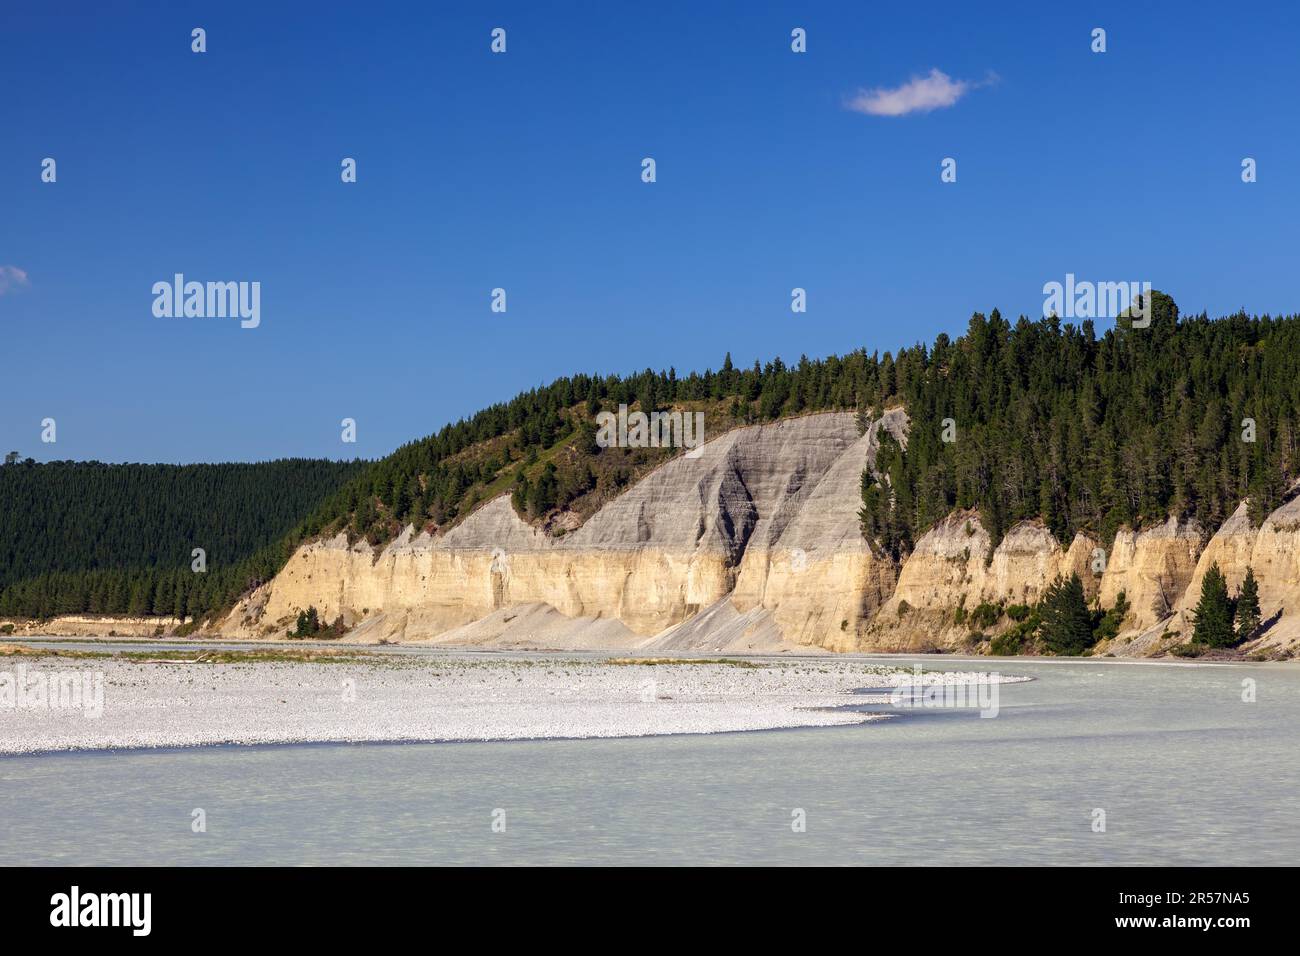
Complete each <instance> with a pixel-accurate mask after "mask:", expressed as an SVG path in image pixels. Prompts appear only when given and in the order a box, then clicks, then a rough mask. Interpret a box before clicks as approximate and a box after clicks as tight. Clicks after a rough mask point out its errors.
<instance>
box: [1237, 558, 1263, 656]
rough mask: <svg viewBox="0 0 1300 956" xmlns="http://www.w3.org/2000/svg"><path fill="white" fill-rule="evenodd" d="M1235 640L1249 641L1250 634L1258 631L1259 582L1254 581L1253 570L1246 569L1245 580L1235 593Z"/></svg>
mask: <svg viewBox="0 0 1300 956" xmlns="http://www.w3.org/2000/svg"><path fill="white" fill-rule="evenodd" d="M1236 616H1237V640H1239V641H1247V640H1250V637H1251V635H1252V634H1254V633H1255V632H1256V631H1257V630H1259V617H1260V615H1259V582H1258V581H1256V580H1255V569H1254V568H1251V567H1247V568H1246V580H1244V581H1242V582H1241V589H1240V590H1239V591H1238V592H1237V615H1236Z"/></svg>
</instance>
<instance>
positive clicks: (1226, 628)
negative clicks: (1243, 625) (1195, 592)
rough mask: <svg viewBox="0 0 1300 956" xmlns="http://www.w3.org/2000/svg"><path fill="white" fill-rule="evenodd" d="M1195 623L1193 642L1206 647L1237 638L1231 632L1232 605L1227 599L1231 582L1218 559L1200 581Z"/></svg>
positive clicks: (1227, 645) (1230, 641)
mask: <svg viewBox="0 0 1300 956" xmlns="http://www.w3.org/2000/svg"><path fill="white" fill-rule="evenodd" d="M1192 620H1193V621H1195V622H1196V626H1195V628H1194V629H1193V631H1192V642H1193V643H1195V644H1204V645H1206V646H1207V647H1231V646H1232V644H1233V643H1234V641H1235V637H1234V635H1233V633H1232V605H1231V603H1230V602H1229V600H1228V583H1227V581H1226V580H1225V579H1224V577H1223V572H1222V571H1220V570H1219V564H1218V562H1217V561H1216V562H1215V563H1214V564H1212V565H1210V570H1209V571H1207V572H1206V573H1205V580H1203V581H1202V582H1201V599H1200V600H1199V601H1198V602H1197V604H1196V609H1195V610H1194V611H1192Z"/></svg>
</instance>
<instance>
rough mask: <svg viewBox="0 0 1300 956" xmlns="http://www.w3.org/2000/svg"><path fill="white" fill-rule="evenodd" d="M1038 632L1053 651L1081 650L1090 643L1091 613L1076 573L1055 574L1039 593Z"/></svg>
mask: <svg viewBox="0 0 1300 956" xmlns="http://www.w3.org/2000/svg"><path fill="white" fill-rule="evenodd" d="M1039 614H1040V615H1041V617H1042V626H1041V629H1040V631H1039V633H1040V634H1041V635H1042V639H1043V643H1044V644H1045V645H1046V646H1047V647H1048V649H1049V650H1051V651H1053V652H1054V653H1057V654H1081V653H1083V652H1084V651H1086V650H1087V649H1088V648H1089V647H1091V646H1092V645H1093V635H1092V614H1091V612H1089V610H1088V600H1087V598H1086V597H1085V596H1084V593H1083V582H1082V581H1080V580H1079V575H1077V574H1071V575H1070V576H1069V578H1066V579H1064V580H1062V579H1061V578H1057V579H1056V580H1055V581H1054V582H1052V584H1051V586H1050V587H1048V589H1047V591H1046V592H1045V593H1044V594H1043V600H1042V604H1041V606H1040V608H1039Z"/></svg>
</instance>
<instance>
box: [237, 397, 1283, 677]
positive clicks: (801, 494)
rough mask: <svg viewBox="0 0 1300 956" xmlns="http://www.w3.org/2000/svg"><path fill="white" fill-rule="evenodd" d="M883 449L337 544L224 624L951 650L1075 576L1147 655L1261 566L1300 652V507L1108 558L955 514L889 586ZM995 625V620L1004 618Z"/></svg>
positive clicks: (742, 435)
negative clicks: (866, 523) (570, 520)
mask: <svg viewBox="0 0 1300 956" xmlns="http://www.w3.org/2000/svg"><path fill="white" fill-rule="evenodd" d="M882 430H887V431H889V432H890V433H891V434H892V435H893V436H894V437H895V438H897V439H898V440H899V441H900V442H901V443H902V444H903V445H904V446H905V445H906V439H907V418H906V415H905V414H904V413H903V412H902V410H901V409H894V410H892V411H890V412H887V413H886V414H885V415H884V417H883V418H881V419H880V420H878V421H877V422H875V423H874V424H873V425H872V426H871V428H870V429H869V430H868V431H867V433H866V434H865V435H861V436H859V435H858V434H857V429H856V426H855V424H854V419H853V416H852V415H849V414H844V413H832V414H818V415H809V416H806V417H803V418H795V419H788V420H784V421H779V422H774V423H772V424H768V425H759V426H752V427H746V428H738V429H735V430H733V431H731V432H728V433H726V434H724V435H721V436H719V437H717V438H715V439H713V440H712V441H710V442H707V443H706V444H704V445H703V446H701V447H700V448H698V449H696V450H695V451H693V452H691V453H690V454H689V455H683V456H680V457H677V458H675V459H673V460H671V461H669V462H667V463H665V464H664V465H662V466H660V467H659V468H658V469H656V470H655V471H654V472H652V473H651V474H650V475H648V476H646V477H645V478H644V479H642V480H641V481H639V482H638V483H637V484H635V485H634V486H632V487H631V488H630V489H628V490H627V491H626V492H625V493H624V494H623V495H621V496H620V497H619V498H617V499H615V500H614V501H612V502H610V503H608V504H607V505H606V506H605V507H604V508H602V509H601V510H600V511H598V512H597V513H596V514H595V515H593V516H592V517H591V518H590V519H589V520H588V521H587V522H586V523H585V524H583V525H581V526H579V527H576V528H573V529H572V530H568V531H567V533H565V534H564V535H563V536H562V537H558V538H557V537H552V536H550V535H548V534H546V533H544V532H542V531H540V530H538V529H536V528H533V527H532V526H530V525H529V524H527V523H526V522H524V521H522V520H521V519H520V518H519V517H518V515H516V514H515V512H514V509H513V508H512V507H511V504H510V502H509V499H508V498H506V497H500V498H497V499H495V500H493V501H491V502H488V503H487V504H485V505H483V506H482V507H481V508H479V509H478V510H477V511H476V512H474V513H473V514H472V515H470V516H469V517H468V518H466V519H465V520H464V521H463V522H461V523H460V524H459V525H458V526H456V527H455V528H453V529H452V530H450V531H449V532H447V533H446V534H445V535H443V536H441V537H431V536H429V535H427V534H420V535H415V534H414V533H413V532H412V530H411V529H409V528H408V529H407V531H406V532H405V533H404V534H402V535H401V536H400V537H399V538H398V539H397V540H395V541H393V542H392V543H391V544H389V545H388V546H387V547H385V548H383V549H382V550H376V549H373V548H371V547H370V546H368V545H367V544H365V543H364V542H359V543H356V544H351V545H349V543H348V542H347V540H346V538H344V537H343V536H341V535H340V536H339V537H337V538H334V539H332V540H326V541H316V542H313V543H310V544H307V545H304V546H303V547H301V548H299V549H298V551H297V552H296V553H295V554H294V555H293V557H292V558H291V560H290V561H289V562H288V564H287V565H286V567H285V568H284V569H283V570H282V571H281V573H280V574H279V575H278V576H277V577H276V578H275V579H274V580H273V581H272V582H270V583H269V584H267V585H265V586H263V587H262V588H259V589H258V590H257V591H256V592H254V593H253V594H252V595H251V596H250V597H249V598H248V599H247V600H245V601H244V602H242V603H241V604H240V606H239V607H237V608H236V609H235V611H234V613H233V614H232V615H231V616H230V617H229V618H228V619H227V620H226V621H224V622H223V623H222V624H221V625H220V630H221V631H222V632H224V633H232V634H238V635H241V636H262V635H279V634H282V633H283V631H284V629H285V628H286V627H287V626H289V625H290V624H291V623H292V619H293V617H294V616H295V615H296V614H297V613H298V611H299V610H301V609H302V608H305V607H307V606H309V605H314V606H315V607H316V608H317V609H318V610H319V611H320V612H321V614H322V616H323V617H324V618H325V619H326V620H327V621H333V620H334V619H336V618H338V617H342V618H343V620H344V622H345V623H346V624H348V625H349V626H354V630H353V631H352V637H353V638H354V639H358V640H381V639H385V640H405V641H410V640H439V641H445V642H454V643H458V644H490V645H492V646H517V647H570V648H573V647H584V646H585V647H617V648H658V649H663V650H674V649H676V650H684V649H690V650H732V651H736V650H751V651H764V652H777V651H780V650H789V649H798V648H804V649H807V648H823V649H827V650H834V651H851V650H915V649H918V648H922V647H926V648H928V647H937V648H950V649H952V648H956V647H958V646H960V645H961V644H962V642H963V641H965V640H966V638H967V636H968V633H969V630H970V627H969V626H968V625H966V624H962V625H958V624H957V620H958V615H957V614H956V613H955V612H956V611H957V609H958V608H964V609H965V610H966V611H967V612H970V611H973V610H974V609H975V608H976V607H977V606H978V605H980V604H982V603H986V602H987V603H993V604H1001V605H1003V606H1009V605H1013V604H1026V605H1032V604H1034V603H1036V602H1037V601H1038V600H1039V599H1040V598H1041V597H1042V595H1043V592H1044V591H1045V590H1046V588H1047V587H1048V586H1049V585H1050V584H1051V583H1052V581H1053V580H1054V579H1055V578H1056V577H1057V576H1058V575H1059V576H1062V577H1065V576H1068V575H1070V574H1071V573H1077V574H1078V575H1079V577H1080V578H1081V580H1082V581H1083V582H1084V587H1085V590H1086V592H1087V594H1088V597H1089V599H1090V600H1092V599H1095V600H1097V601H1098V602H1099V603H1100V605H1101V606H1102V607H1104V608H1110V607H1113V606H1114V605H1115V604H1116V602H1117V601H1118V599H1119V595H1120V594H1121V593H1123V594H1124V595H1125V597H1126V598H1127V600H1128V602H1129V606H1130V611H1129V614H1128V616H1127V618H1126V619H1125V621H1124V622H1123V624H1122V627H1121V634H1120V636H1119V638H1117V639H1116V640H1115V641H1113V642H1111V643H1110V644H1108V645H1107V646H1106V647H1105V648H1104V649H1103V650H1104V651H1107V652H1111V653H1117V654H1151V653H1157V652H1160V651H1162V650H1165V649H1167V648H1168V647H1169V646H1170V645H1171V644H1172V643H1174V642H1177V641H1186V640H1187V639H1188V638H1189V637H1190V634H1191V625H1190V617H1189V614H1190V609H1191V608H1192V607H1194V606H1195V603H1196V600H1197V597H1198V595H1199V589H1200V582H1201V580H1202V579H1203V577H1204V574H1205V572H1206V570H1207V569H1208V568H1209V567H1210V565H1211V564H1212V563H1214V562H1216V561H1217V562H1218V563H1219V565H1220V567H1221V568H1222V569H1223V571H1224V573H1225V574H1226V575H1227V577H1228V581H1229V585H1230V587H1232V588H1235V587H1237V586H1238V585H1239V583H1240V581H1241V579H1242V578H1243V577H1244V575H1245V569H1246V567H1247V566H1252V567H1254V569H1255V574H1256V577H1257V578H1258V579H1259V582H1260V594H1261V601H1262V604H1263V611H1264V616H1265V619H1266V620H1268V619H1269V618H1275V620H1273V621H1271V622H1270V627H1269V628H1268V629H1267V630H1266V632H1265V636H1264V637H1263V638H1261V639H1260V640H1259V641H1257V642H1256V643H1257V645H1258V646H1261V647H1263V646H1269V647H1274V646H1276V647H1283V648H1293V647H1294V648H1295V649H1297V650H1300V615H1295V616H1294V617H1295V623H1294V624H1293V623H1292V617H1289V616H1288V615H1287V614H1285V613H1283V614H1282V616H1281V617H1280V618H1277V615H1278V614H1279V613H1281V612H1283V611H1285V610H1286V609H1287V608H1288V605H1289V604H1291V603H1296V602H1295V600H1294V598H1293V596H1296V597H1300V498H1293V499H1291V500H1290V501H1288V502H1287V503H1286V504H1285V505H1283V506H1282V507H1281V508H1279V509H1278V510H1277V511H1276V512H1274V513H1273V514H1272V515H1271V516H1270V517H1269V518H1268V520H1267V521H1265V522H1264V525H1263V527H1261V528H1259V529H1253V528H1251V527H1250V522H1249V520H1248V518H1247V514H1246V509H1245V506H1244V505H1243V506H1242V507H1241V508H1239V509H1238V510H1237V512H1236V514H1234V515H1233V516H1232V518H1231V519H1230V520H1229V521H1227V522H1226V523H1225V524H1224V525H1223V527H1222V528H1220V529H1219V531H1218V533H1216V534H1215V535H1214V536H1213V537H1212V538H1209V540H1208V542H1207V540H1206V534H1205V531H1204V529H1202V528H1201V527H1199V526H1198V525H1196V524H1195V523H1191V522H1185V521H1184V522H1180V521H1177V520H1174V519H1172V518H1171V519H1170V520H1169V521H1167V522H1165V523H1163V524H1161V525H1158V526H1155V527H1149V528H1145V529H1141V530H1136V531H1134V530H1128V529H1124V530H1121V531H1120V532H1119V533H1118V534H1117V535H1116V537H1115V540H1114V542H1113V544H1112V546H1111V548H1110V549H1109V553H1107V552H1104V551H1103V550H1102V549H1101V548H1100V546H1099V544H1098V542H1097V541H1096V540H1094V539H1093V538H1091V537H1089V536H1088V535H1085V534H1079V535H1077V536H1076V537H1075V538H1074V539H1073V541H1071V542H1070V544H1069V547H1063V546H1062V545H1061V543H1060V542H1058V541H1057V540H1056V539H1055V538H1054V536H1053V535H1052V534H1051V533H1050V532H1049V531H1048V530H1047V528H1046V527H1044V526H1043V525H1042V524H1041V523H1040V522H1036V521H1026V522H1021V523H1020V524H1017V525H1015V526H1014V527H1012V528H1011V529H1009V530H1008V531H1007V533H1006V535H1005V536H1004V537H1003V538H1002V540H1001V541H999V542H998V543H997V546H996V547H993V546H992V541H991V539H990V536H989V534H988V532H987V531H986V530H985V528H984V526H983V524H982V523H981V521H980V519H979V516H978V514H977V513H975V512H959V513H955V514H952V515H950V516H948V517H947V518H946V519H944V520H942V521H940V522H939V523H938V524H937V525H935V526H934V527H933V528H931V529H930V530H929V531H927V532H926V533H925V534H923V535H922V536H921V537H920V539H919V540H918V541H917V542H916V546H915V549H914V550H913V552H912V553H911V554H910V555H909V556H908V557H907V558H906V559H905V560H904V561H903V563H902V566H901V567H898V568H896V567H895V565H894V563H893V562H892V561H891V560H890V559H889V558H887V557H885V556H883V555H881V554H879V553H878V552H877V551H876V550H875V549H874V548H873V546H872V545H871V544H869V543H868V542H867V541H866V540H864V539H863V537H862V535H861V532H860V530H859V522H858V515H857V512H858V509H859V507H860V503H861V502H860V497H861V496H860V483H861V474H862V471H863V468H864V467H869V468H872V469H874V468H875V455H876V450H877V448H878V447H879V440H880V435H881V432H882ZM1003 623H1005V619H1004V621H1003Z"/></svg>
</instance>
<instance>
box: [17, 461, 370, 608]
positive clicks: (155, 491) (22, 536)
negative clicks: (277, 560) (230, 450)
mask: <svg viewBox="0 0 1300 956" xmlns="http://www.w3.org/2000/svg"><path fill="white" fill-rule="evenodd" d="M364 467H365V463H364V462H360V461H353V462H334V461H321V460H311V459H284V460H280V461H270V462H264V463H259V464H201V465H144V464H105V463H103V462H97V461H90V462H72V461H55V462H49V463H45V464H39V463H36V462H33V461H26V462H19V461H16V462H12V463H10V464H6V465H4V466H2V467H0V502H3V506H4V507H3V511H2V512H0V614H12V615H23V616H33V617H47V616H49V615H51V614H59V613H76V612H92V613H130V614H160V615H171V614H177V615H178V616H179V615H184V614H194V613H198V612H202V611H204V610H207V609H209V608H211V607H213V606H215V605H216V604H217V603H219V602H221V601H224V600H226V599H227V598H228V596H229V594H230V593H231V592H232V590H234V589H236V588H241V587H242V586H243V585H244V584H246V583H248V582H247V581H246V580H243V581H241V580H239V579H237V578H236V576H235V572H236V570H237V569H242V571H244V572H245V573H247V572H253V573H254V574H255V573H256V567H262V568H263V569H264V570H263V573H266V571H270V572H271V573H273V571H274V568H272V567H271V566H270V565H269V564H268V563H267V559H270V560H271V561H272V562H273V560H274V557H275V554H274V553H275V552H278V547H279V546H281V545H282V542H283V541H284V539H285V536H286V535H287V534H288V533H289V532H290V531H292V530H293V529H294V528H295V527H296V526H297V525H298V524H299V523H300V522H301V521H302V518H303V515H305V514H307V513H309V512H310V511H311V510H312V509H313V508H315V507H317V506H318V505H319V504H320V502H321V501H322V500H323V499H324V498H326V497H327V496H328V495H329V494H330V493H331V492H334V491H336V490H337V489H338V488H339V487H341V486H342V485H344V484H345V483H346V482H347V481H348V479H349V478H352V477H353V476H355V475H356V474H358V473H359V472H360V471H362V470H363V468H364ZM195 548H201V549H202V550H203V552H204V560H205V562H206V564H207V571H206V572H205V573H201V574H200V573H195V572H194V571H193V570H191V568H192V564H193V561H194V557H193V551H194V549H195ZM267 549H270V552H271V553H267V554H266V555H264V556H263V558H262V559H261V560H259V561H258V562H257V563H256V564H250V563H249V562H250V559H251V558H252V557H253V556H254V555H256V554H257V553H258V552H259V551H264V550H267Z"/></svg>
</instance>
